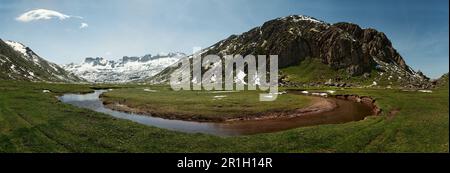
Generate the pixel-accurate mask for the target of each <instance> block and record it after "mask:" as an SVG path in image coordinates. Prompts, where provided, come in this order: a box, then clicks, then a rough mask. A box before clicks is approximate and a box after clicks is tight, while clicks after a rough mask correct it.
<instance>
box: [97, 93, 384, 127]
mask: <svg viewBox="0 0 450 173" xmlns="http://www.w3.org/2000/svg"><path fill="white" fill-rule="evenodd" d="M311 97H312V99H313V101H312V102H313V103H312V104H311V105H310V106H307V107H305V108H301V109H295V110H287V111H269V112H262V113H257V114H250V115H248V114H247V115H243V116H238V117H232V118H229V117H217V118H211V117H202V116H196V115H186V114H176V113H160V112H156V111H153V110H146V109H138V108H132V107H129V106H128V105H125V104H122V103H120V102H110V101H106V100H105V99H103V96H102V95H100V100H101V101H102V102H103V104H104V106H105V107H107V108H109V109H112V110H115V111H121V112H126V113H134V114H143V115H147V116H153V117H160V118H165V119H171V120H183V121H194V122H237V121H249V120H270V119H289V118H295V117H300V116H306V115H314V114H320V113H323V112H329V111H333V110H335V109H336V108H338V104H337V103H336V101H335V100H334V99H339V100H346V101H351V102H355V103H361V104H363V105H365V106H367V107H369V108H370V109H371V110H372V113H373V114H372V115H379V114H380V113H381V109H380V108H379V107H378V106H377V105H376V103H375V99H373V98H371V97H367V96H358V95H327V97H322V96H311Z"/></svg>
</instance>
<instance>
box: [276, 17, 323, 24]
mask: <svg viewBox="0 0 450 173" xmlns="http://www.w3.org/2000/svg"><path fill="white" fill-rule="evenodd" d="M280 19H281V20H289V19H291V20H292V21H294V22H300V21H309V22H313V23H319V24H326V22H323V21H320V20H318V19H316V18H314V17H310V16H306V15H290V16H287V17H282V18H280Z"/></svg>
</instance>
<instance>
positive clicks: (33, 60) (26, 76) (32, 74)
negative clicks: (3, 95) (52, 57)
mask: <svg viewBox="0 0 450 173" xmlns="http://www.w3.org/2000/svg"><path fill="white" fill-rule="evenodd" d="M0 69H1V70H0V79H3V80H26V81H45V82H80V81H82V80H81V79H80V78H78V77H77V76H75V75H73V74H71V73H69V72H67V71H65V70H64V69H62V68H61V67H59V66H58V65H56V64H54V63H51V62H48V61H47V60H45V59H43V58H41V57H40V56H39V55H37V54H36V53H35V52H33V50H31V49H30V48H29V47H27V46H25V45H23V44H22V43H19V42H15V41H9V40H1V39H0Z"/></svg>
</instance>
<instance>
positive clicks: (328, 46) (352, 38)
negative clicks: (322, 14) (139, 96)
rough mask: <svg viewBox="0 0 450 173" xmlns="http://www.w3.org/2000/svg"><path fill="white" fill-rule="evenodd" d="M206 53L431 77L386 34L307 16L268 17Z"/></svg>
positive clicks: (416, 78) (404, 76) (353, 71)
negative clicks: (416, 69) (271, 57)
mask: <svg viewBox="0 0 450 173" xmlns="http://www.w3.org/2000/svg"><path fill="white" fill-rule="evenodd" d="M201 54H202V55H203V56H204V55H207V54H218V55H221V56H222V55H226V54H228V55H232V54H241V55H248V54H254V55H258V54H264V55H278V57H279V59H278V63H279V68H281V69H283V68H286V67H292V66H296V65H298V64H300V63H301V62H302V61H304V60H305V59H308V58H313V59H316V60H319V61H320V62H321V63H323V64H326V65H327V66H328V67H329V68H331V69H333V70H344V71H345V72H346V74H347V75H348V76H350V77H353V76H362V75H367V76H368V75H369V74H370V73H372V71H373V70H374V69H375V70H378V71H379V72H380V74H381V76H382V75H383V73H384V77H385V78H389V76H391V77H390V79H389V80H391V78H394V77H395V78H396V79H397V78H398V79H399V80H400V79H402V80H404V81H411V79H413V80H414V81H426V80H427V79H426V77H425V76H423V75H421V74H419V73H416V72H414V71H413V70H412V69H411V68H410V67H409V66H408V65H407V64H406V63H405V61H404V60H403V58H402V57H401V56H400V54H399V53H398V52H397V51H396V50H395V49H394V48H393V47H392V43H391V42H390V40H389V39H388V38H387V36H386V35H385V34H384V33H382V32H379V31H377V30H375V29H362V28H361V27H359V26H358V25H356V24H351V23H344V22H341V23H336V24H329V23H326V22H323V21H320V20H318V19H315V18H312V17H308V16H299V15H292V16H287V17H283V18H278V19H275V20H271V21H268V22H266V23H264V24H263V25H262V26H260V27H256V28H253V29H251V30H250V31H248V32H245V33H243V34H241V35H232V36H230V37H229V38H227V39H224V40H222V41H220V42H218V43H216V44H214V45H212V46H211V47H209V48H206V49H204V50H203V51H202V53H201ZM170 71H171V70H170V69H166V70H165V71H163V73H161V74H159V75H157V77H158V76H160V79H163V78H164V73H169V72H170ZM317 75H321V74H317ZM397 76H398V77H397ZM380 78H381V77H380ZM386 80H387V79H386Z"/></svg>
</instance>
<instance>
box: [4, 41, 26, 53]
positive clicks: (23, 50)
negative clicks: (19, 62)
mask: <svg viewBox="0 0 450 173" xmlns="http://www.w3.org/2000/svg"><path fill="white" fill-rule="evenodd" d="M4 42H5V43H6V44H7V45H8V46H10V47H11V48H13V49H14V50H15V51H17V52H20V53H22V54H23V55H25V56H27V47H26V46H25V45H23V44H22V43H19V42H15V41H11V40H5V41H4Z"/></svg>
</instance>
